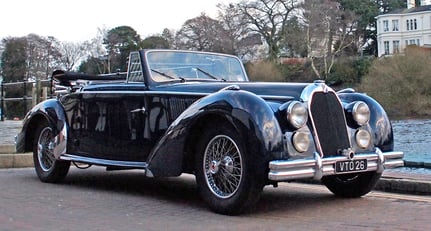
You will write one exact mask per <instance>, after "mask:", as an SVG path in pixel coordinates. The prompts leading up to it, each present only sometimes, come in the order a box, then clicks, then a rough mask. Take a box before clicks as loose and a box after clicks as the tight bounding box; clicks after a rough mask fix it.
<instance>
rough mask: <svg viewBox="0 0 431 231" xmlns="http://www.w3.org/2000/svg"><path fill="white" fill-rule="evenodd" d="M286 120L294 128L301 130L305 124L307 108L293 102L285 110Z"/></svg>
mask: <svg viewBox="0 0 431 231" xmlns="http://www.w3.org/2000/svg"><path fill="white" fill-rule="evenodd" d="M287 120H288V121H289V123H290V124H291V125H292V126H293V127H294V128H297V129H298V128H301V127H303V126H304V125H305V124H307V120H308V112H307V107H305V105H304V104H303V103H301V102H299V101H294V102H292V103H290V104H289V107H288V108H287Z"/></svg>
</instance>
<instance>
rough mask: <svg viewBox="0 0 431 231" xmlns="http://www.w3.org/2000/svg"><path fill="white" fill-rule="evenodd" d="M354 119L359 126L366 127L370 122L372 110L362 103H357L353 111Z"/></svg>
mask: <svg viewBox="0 0 431 231" xmlns="http://www.w3.org/2000/svg"><path fill="white" fill-rule="evenodd" d="M352 114H353V119H354V120H355V121H356V122H357V123H358V124H359V125H361V126H362V125H366V124H367V123H368V121H370V108H369V107H368V105H367V104H366V103H364V102H362V101H359V102H356V103H355V105H354V106H353V110H352Z"/></svg>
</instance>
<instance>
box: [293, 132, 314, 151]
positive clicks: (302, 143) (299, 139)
mask: <svg viewBox="0 0 431 231" xmlns="http://www.w3.org/2000/svg"><path fill="white" fill-rule="evenodd" d="M309 137H310V136H309V133H308V132H300V131H298V132H295V134H293V137H292V143H293V146H294V147H295V149H296V151H298V152H299V153H302V152H306V151H307V150H308V148H309V147H310V138H309Z"/></svg>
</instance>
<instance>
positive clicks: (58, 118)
mask: <svg viewBox="0 0 431 231" xmlns="http://www.w3.org/2000/svg"><path fill="white" fill-rule="evenodd" d="M42 121H46V122H47V123H48V124H49V126H50V127H51V128H52V129H53V132H54V134H56V135H59V134H60V133H61V134H62V135H63V137H62V138H61V139H62V141H64V142H67V119H66V116H65V113H64V110H63V107H62V105H61V103H60V102H58V101H57V100H54V99H52V100H47V101H44V102H42V103H40V104H38V105H37V106H35V107H34V108H33V109H32V110H31V111H30V112H28V114H27V115H26V117H25V119H24V122H23V128H22V130H21V133H20V134H19V137H21V139H18V140H17V151H18V152H31V151H32V147H33V142H34V139H35V130H36V128H37V127H38V126H39V124H40V123H41V122H42Z"/></svg>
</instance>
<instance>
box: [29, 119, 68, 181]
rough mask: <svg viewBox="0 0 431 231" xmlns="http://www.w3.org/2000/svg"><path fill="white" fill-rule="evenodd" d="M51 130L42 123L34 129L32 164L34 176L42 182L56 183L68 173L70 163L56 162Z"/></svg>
mask: <svg viewBox="0 0 431 231" xmlns="http://www.w3.org/2000/svg"><path fill="white" fill-rule="evenodd" d="M53 136H54V134H53V130H52V128H51V127H49V125H48V123H47V122H46V121H44V122H43V123H41V124H40V125H39V126H38V128H37V129H36V133H35V136H34V137H35V139H34V143H33V162H34V167H35V170H36V174H37V176H38V177H39V179H40V180H41V181H42V182H47V183H56V182H59V181H61V180H63V179H64V178H65V177H66V175H67V173H68V172H69V168H70V162H69V161H62V160H57V159H55V157H54V154H53V150H52V149H53V147H52V142H53V141H52V139H53V138H54V137H53Z"/></svg>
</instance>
